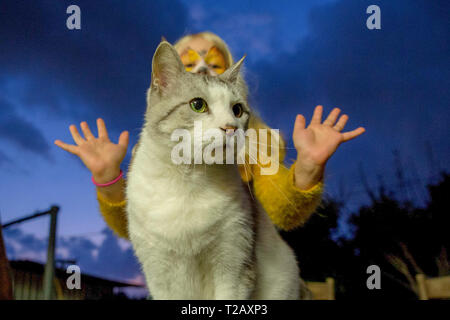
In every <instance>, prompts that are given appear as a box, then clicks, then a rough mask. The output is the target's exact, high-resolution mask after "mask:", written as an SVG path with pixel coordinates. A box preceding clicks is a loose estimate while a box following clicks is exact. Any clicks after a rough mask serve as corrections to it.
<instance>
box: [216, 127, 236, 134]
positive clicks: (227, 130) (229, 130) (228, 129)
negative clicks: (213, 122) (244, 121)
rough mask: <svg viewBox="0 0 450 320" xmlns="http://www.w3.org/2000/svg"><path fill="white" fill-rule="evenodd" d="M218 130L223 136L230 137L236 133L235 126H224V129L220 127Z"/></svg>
mask: <svg viewBox="0 0 450 320" xmlns="http://www.w3.org/2000/svg"><path fill="white" fill-rule="evenodd" d="M220 129H222V131H224V132H225V135H227V136H232V135H234V133H235V132H236V129H237V127H235V126H224V127H220Z"/></svg>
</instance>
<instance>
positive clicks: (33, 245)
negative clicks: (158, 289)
mask: <svg viewBox="0 0 450 320" xmlns="http://www.w3.org/2000/svg"><path fill="white" fill-rule="evenodd" d="M3 234H4V238H5V246H6V251H7V254H8V258H9V259H11V260H18V259H28V260H34V261H39V262H41V263H44V262H45V260H46V252H47V239H46V238H38V237H36V236H34V235H33V234H30V233H25V232H23V231H22V230H21V229H20V228H9V229H5V230H3ZM102 234H103V235H104V236H105V238H104V240H103V241H102V242H101V243H100V244H98V245H97V244H95V243H94V242H93V241H92V240H90V239H89V238H88V237H85V236H71V237H64V236H63V237H58V239H57V241H56V248H57V251H56V252H57V254H56V259H70V260H76V263H77V265H79V266H80V268H81V271H82V272H84V273H86V274H90V275H96V276H99V277H103V278H107V279H113V280H122V281H130V282H134V283H139V284H142V282H138V281H140V280H142V279H143V276H142V273H141V271H140V267H139V263H138V262H137V259H136V258H135V256H134V253H133V249H132V247H131V245H130V244H128V245H125V246H124V245H121V244H120V240H119V239H118V238H117V237H116V236H114V235H113V233H112V231H111V230H109V229H105V230H103V231H102Z"/></svg>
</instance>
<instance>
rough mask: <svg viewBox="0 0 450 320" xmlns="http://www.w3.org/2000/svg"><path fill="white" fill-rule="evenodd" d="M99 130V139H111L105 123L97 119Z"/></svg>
mask: <svg viewBox="0 0 450 320" xmlns="http://www.w3.org/2000/svg"><path fill="white" fill-rule="evenodd" d="M97 130H98V137H99V138H106V139H109V137H108V130H106V126H105V122H104V121H103V119H102V118H98V119H97Z"/></svg>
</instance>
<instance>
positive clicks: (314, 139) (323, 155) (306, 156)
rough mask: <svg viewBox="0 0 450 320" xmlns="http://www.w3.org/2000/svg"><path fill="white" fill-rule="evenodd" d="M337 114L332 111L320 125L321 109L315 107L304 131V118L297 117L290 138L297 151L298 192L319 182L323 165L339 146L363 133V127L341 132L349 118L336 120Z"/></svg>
mask: <svg viewBox="0 0 450 320" xmlns="http://www.w3.org/2000/svg"><path fill="white" fill-rule="evenodd" d="M340 112H341V110H340V109H339V108H334V109H333V110H332V111H331V112H330V114H329V115H328V117H327V118H326V119H325V121H324V122H323V123H322V113H323V107H322V106H317V107H316V108H315V110H314V114H313V117H312V119H311V123H310V124H309V126H308V127H305V125H306V121H305V117H304V116H302V115H298V116H297V118H296V120H295V125H294V132H293V134H292V138H293V140H294V146H295V148H296V149H297V164H296V168H295V169H296V171H295V173H296V183H297V186H299V187H300V188H307V187H310V186H311V184H312V185H313V184H314V183H315V182H317V181H316V180H318V179H320V178H321V174H322V173H323V170H324V167H325V164H326V162H327V161H328V159H329V158H330V157H331V156H332V155H333V153H334V152H335V151H336V150H337V148H338V147H339V145H340V144H341V143H343V142H346V141H349V140H352V139H354V138H356V137H357V136H359V135H361V134H362V133H363V132H364V131H365V129H364V128H363V127H359V128H357V129H355V130H352V131H348V132H341V131H342V130H343V129H344V127H345V124H346V123H347V121H348V116H347V115H345V114H344V115H342V116H341V117H340V118H339V120H338V116H339V113H340ZM337 120H338V121H337ZM336 121H337V122H336ZM299 180H301V181H299ZM308 180H311V181H308ZM299 184H300V185H299Z"/></svg>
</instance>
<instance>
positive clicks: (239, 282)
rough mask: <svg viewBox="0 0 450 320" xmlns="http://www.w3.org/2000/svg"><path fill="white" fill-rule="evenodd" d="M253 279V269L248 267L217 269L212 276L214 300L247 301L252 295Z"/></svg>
mask: <svg viewBox="0 0 450 320" xmlns="http://www.w3.org/2000/svg"><path fill="white" fill-rule="evenodd" d="M236 269H237V270H236ZM255 279H256V276H255V271H254V268H253V267H252V266H249V265H241V266H234V267H233V266H228V267H227V266H222V267H217V268H216V269H215V274H214V280H215V281H214V282H215V299H216V300H248V299H250V297H251V295H252V293H253V290H254V287H255Z"/></svg>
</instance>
